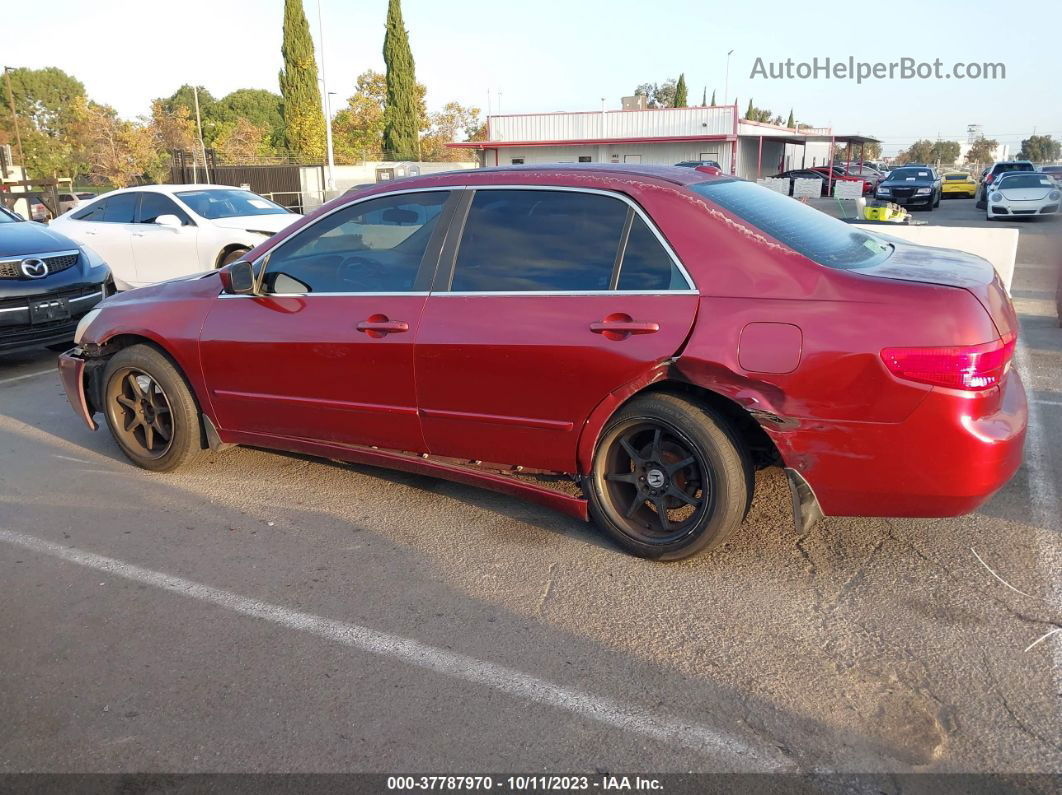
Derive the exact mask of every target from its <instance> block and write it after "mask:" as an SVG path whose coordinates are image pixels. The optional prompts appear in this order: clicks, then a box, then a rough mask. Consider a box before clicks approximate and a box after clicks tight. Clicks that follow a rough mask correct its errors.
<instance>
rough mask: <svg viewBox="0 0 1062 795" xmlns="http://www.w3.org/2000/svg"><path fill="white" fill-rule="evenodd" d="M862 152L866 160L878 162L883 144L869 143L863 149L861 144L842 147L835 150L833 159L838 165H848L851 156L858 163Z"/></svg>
mask: <svg viewBox="0 0 1062 795" xmlns="http://www.w3.org/2000/svg"><path fill="white" fill-rule="evenodd" d="M849 150H850V151H849ZM860 152H862V155H863V159H864V160H878V159H879V158H880V157H881V144H878V143H873V142H867V143H866V144H863V145H862V147H861V146H860V145H859V144H855V145H853V146H851V147H849V146H840V147H837V148H836V149H834V150H833V159H834V161H835V162H838V163H846V162H848V159H849V154H850V155H851V160H852V162H853V163H858V162H859V155H860ZM916 162H918V161H916Z"/></svg>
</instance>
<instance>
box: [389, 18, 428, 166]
mask: <svg viewBox="0 0 1062 795" xmlns="http://www.w3.org/2000/svg"><path fill="white" fill-rule="evenodd" d="M383 57H384V65H385V66H386V68H387V69H386V73H385V77H386V80H387V103H386V105H385V107H384V130H383V148H384V153H385V156H386V157H387V158H388V159H391V160H418V159H419V144H420V139H419V132H420V129H421V120H422V115H421V112H420V108H418V106H417V75H416V67H415V65H414V63H413V51H412V50H410V48H409V34H408V33H407V31H406V26H405V23H404V22H403V21H402V4H401V3H400V2H399V0H388V3H387V26H386V33H384V46H383Z"/></svg>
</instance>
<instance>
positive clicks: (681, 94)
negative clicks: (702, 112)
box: [675, 72, 689, 108]
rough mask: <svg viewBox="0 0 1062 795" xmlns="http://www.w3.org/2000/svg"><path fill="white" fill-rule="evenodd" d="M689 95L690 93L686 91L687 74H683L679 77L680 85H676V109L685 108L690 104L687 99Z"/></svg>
mask: <svg viewBox="0 0 1062 795" xmlns="http://www.w3.org/2000/svg"><path fill="white" fill-rule="evenodd" d="M687 93H688V92H687V90H686V73H685V72H683V73H682V74H680V75H679V79H678V83H677V84H676V85H675V107H676V108H685V107H686V106H687V105H688V104H689V102H688V100H687V97H686V94H687Z"/></svg>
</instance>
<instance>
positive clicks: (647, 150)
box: [484, 141, 731, 172]
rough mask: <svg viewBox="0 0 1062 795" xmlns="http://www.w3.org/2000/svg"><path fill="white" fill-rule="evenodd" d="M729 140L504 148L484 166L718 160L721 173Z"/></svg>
mask: <svg viewBox="0 0 1062 795" xmlns="http://www.w3.org/2000/svg"><path fill="white" fill-rule="evenodd" d="M730 149H731V144H730V142H729V141H693V142H691V143H660V144H652V143H649V144H636V143H631V144H627V143H617V144H588V145H575V146H506V147H498V148H497V149H488V150H487V151H486V157H485V162H484V165H486V166H494V165H499V166H508V165H512V164H513V160H517V161H522V162H523V163H524V164H525V165H532V164H542V163H577V162H579V158H580V157H589V158H590V161H589V162H591V163H621V164H622V163H641V164H643V165H654V166H673V165H674V164H675V163H681V162H682V161H684V160H704V159H707V160H717V161H718V162H719V164H720V165H721V166H722V167H723V171H726V172H729V169H730Z"/></svg>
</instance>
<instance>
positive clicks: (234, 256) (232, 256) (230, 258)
mask: <svg viewBox="0 0 1062 795" xmlns="http://www.w3.org/2000/svg"><path fill="white" fill-rule="evenodd" d="M250 250H251V249H249V248H237V249H233V250H232V251H230V252H229V253H228V254H226V255H225V256H224V257H221V258H220V259H219V260H218V268H224V267H225V266H226V265H230V264H232V263H233V262H235V261H236V260H238V259H239V258H240V257H242V256H243V255H244V254H246V253H247V252H248V251H250Z"/></svg>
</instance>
